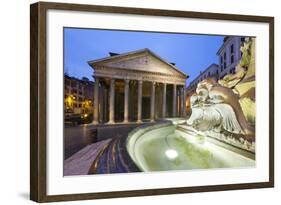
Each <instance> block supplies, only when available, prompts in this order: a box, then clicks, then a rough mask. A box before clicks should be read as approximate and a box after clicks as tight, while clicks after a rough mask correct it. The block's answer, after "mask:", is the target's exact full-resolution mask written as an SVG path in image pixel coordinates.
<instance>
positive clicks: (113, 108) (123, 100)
mask: <svg viewBox="0 0 281 205" xmlns="http://www.w3.org/2000/svg"><path fill="white" fill-rule="evenodd" d="M88 63H89V65H90V66H91V67H92V68H93V69H94V75H93V77H94V78H95V89H94V120H93V123H94V124H98V123H109V124H113V123H115V122H124V123H128V122H130V123H131V122H136V123H141V122H143V121H152V122H153V121H154V120H155V119H162V118H167V117H184V116H185V115H186V106H185V102H186V89H185V88H186V79H187V78H188V76H187V75H186V74H185V73H183V72H182V71H180V70H179V69H178V68H176V66H175V65H173V64H172V63H168V62H167V61H165V60H164V59H162V58H161V57H159V56H157V55H156V54H154V53H153V52H151V51H150V50H149V49H142V50H137V51H133V52H129V53H123V54H112V55H111V56H109V57H105V58H102V59H97V60H93V61H89V62H88Z"/></svg>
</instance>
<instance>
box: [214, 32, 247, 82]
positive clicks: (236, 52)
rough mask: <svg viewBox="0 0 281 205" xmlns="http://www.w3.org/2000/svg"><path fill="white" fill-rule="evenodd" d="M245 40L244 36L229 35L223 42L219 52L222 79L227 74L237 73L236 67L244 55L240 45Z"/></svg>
mask: <svg viewBox="0 0 281 205" xmlns="http://www.w3.org/2000/svg"><path fill="white" fill-rule="evenodd" d="M244 40H245V39H244V37H239V36H227V37H225V38H224V40H223V44H222V46H221V47H220V49H219V50H218V52H217V55H218V57H219V64H220V71H219V76H220V79H222V78H223V77H224V76H225V75H227V74H234V73H235V67H236V65H237V64H238V63H239V61H240V59H241V56H242V52H241V51H240V47H241V44H242V43H243V42H244Z"/></svg>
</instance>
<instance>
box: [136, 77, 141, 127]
mask: <svg viewBox="0 0 281 205" xmlns="http://www.w3.org/2000/svg"><path fill="white" fill-rule="evenodd" d="M141 106H142V80H139V81H138V121H137V122H138V123H141V122H142V120H141V117H142V116H141V114H142V110H141Z"/></svg>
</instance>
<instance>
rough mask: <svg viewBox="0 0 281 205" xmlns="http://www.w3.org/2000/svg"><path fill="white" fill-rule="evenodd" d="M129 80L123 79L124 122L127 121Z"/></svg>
mask: <svg viewBox="0 0 281 205" xmlns="http://www.w3.org/2000/svg"><path fill="white" fill-rule="evenodd" d="M129 82H130V80H128V79H126V80H125V87H124V122H125V123H127V122H128V117H129Z"/></svg>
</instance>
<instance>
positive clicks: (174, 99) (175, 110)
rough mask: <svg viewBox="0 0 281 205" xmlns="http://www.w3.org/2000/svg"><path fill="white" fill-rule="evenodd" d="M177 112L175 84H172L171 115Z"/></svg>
mask: <svg viewBox="0 0 281 205" xmlns="http://www.w3.org/2000/svg"><path fill="white" fill-rule="evenodd" d="M176 114H177V85H176V84H173V117H176Z"/></svg>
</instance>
